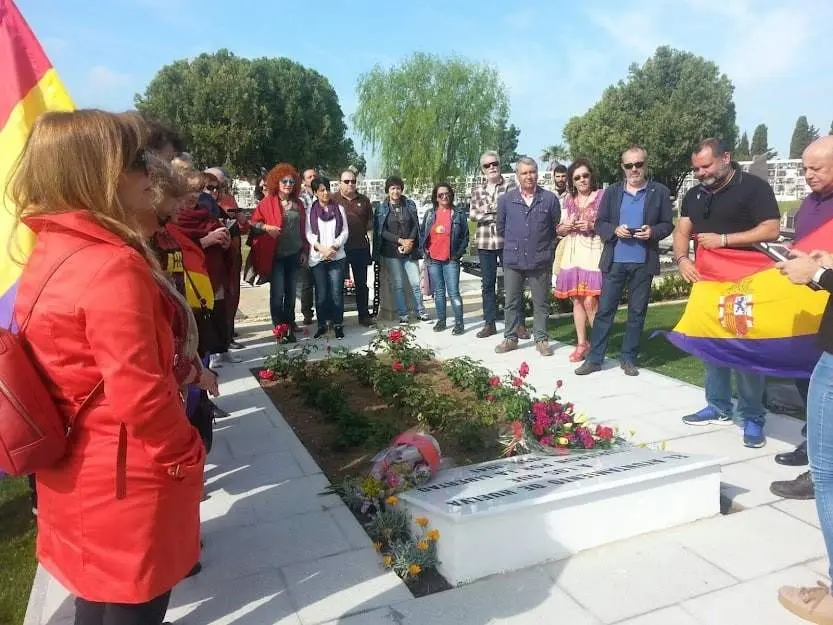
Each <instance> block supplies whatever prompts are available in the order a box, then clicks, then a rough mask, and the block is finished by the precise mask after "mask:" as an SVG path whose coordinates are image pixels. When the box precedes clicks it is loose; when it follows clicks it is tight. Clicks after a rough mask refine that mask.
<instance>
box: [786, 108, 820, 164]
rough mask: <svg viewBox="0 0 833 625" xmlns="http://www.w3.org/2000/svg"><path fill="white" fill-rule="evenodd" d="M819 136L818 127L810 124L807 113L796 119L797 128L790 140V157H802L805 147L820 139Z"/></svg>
mask: <svg viewBox="0 0 833 625" xmlns="http://www.w3.org/2000/svg"><path fill="white" fill-rule="evenodd" d="M818 136H819V131H818V128H816V127H815V126H810V124H808V123H807V117H806V116H805V115H802V116H801V117H799V118H798V119H797V120H795V129H794V130H793V136H792V139H791V140H790V158H801V155H802V154H803V153H804V150H805V148H806V147H807V146H808V145H810V144H811V143H812V142H813V141H815V140H816V139H818Z"/></svg>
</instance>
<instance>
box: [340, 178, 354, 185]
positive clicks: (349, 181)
mask: <svg viewBox="0 0 833 625" xmlns="http://www.w3.org/2000/svg"><path fill="white" fill-rule="evenodd" d="M341 182H342V183H344V184H356V180H355V179H353V180H342V181H341Z"/></svg>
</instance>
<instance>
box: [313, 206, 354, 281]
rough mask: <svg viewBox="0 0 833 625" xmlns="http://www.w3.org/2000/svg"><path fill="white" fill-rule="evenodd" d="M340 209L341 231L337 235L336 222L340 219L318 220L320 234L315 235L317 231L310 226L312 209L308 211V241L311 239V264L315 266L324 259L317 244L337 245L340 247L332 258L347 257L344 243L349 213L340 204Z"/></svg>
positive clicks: (325, 245)
mask: <svg viewBox="0 0 833 625" xmlns="http://www.w3.org/2000/svg"><path fill="white" fill-rule="evenodd" d="M338 210H339V212H340V213H341V221H342V224H343V225H342V227H341V233H340V234H339V235H338V236H336V222H337V221H338V220H337V219H336V218H333V219H331V220H330V221H321V220H320V219H319V220H318V236H315V233H314V232H313V231H312V228H311V227H310V218H311V216H312V211H309V212H307V241H309V248H310V249H309V266H310V267H315V266H316V265H317V264H318V263H320V262H321V261H322V260H324V259H323V258H322V256H321V254H320V252H318V251H317V250H316V249H315V246H316V244H318V245H320V246H322V247H330V246H335V247H337V248H338V249H337V250H336V254H335V257H334V258H332V259H330V260H339V259H341V258H345V257H346V256H347V254H346V253H345V252H344V244H345V243H347V214H346V213H345V212H344V207H343V206H341V205H338Z"/></svg>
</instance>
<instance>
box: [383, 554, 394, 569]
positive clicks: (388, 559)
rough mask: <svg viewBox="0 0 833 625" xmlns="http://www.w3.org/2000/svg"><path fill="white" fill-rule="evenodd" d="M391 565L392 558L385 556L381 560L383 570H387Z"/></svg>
mask: <svg viewBox="0 0 833 625" xmlns="http://www.w3.org/2000/svg"><path fill="white" fill-rule="evenodd" d="M392 563H393V557H391V556H385V557H384V558H382V564H384V565H385V568H386V569H389V568H390V565H391V564H392Z"/></svg>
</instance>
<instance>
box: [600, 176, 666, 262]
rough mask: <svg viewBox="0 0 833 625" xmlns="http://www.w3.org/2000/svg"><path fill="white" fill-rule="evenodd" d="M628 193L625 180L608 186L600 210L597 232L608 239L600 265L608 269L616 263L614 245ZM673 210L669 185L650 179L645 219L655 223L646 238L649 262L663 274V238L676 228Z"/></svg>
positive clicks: (647, 222)
mask: <svg viewBox="0 0 833 625" xmlns="http://www.w3.org/2000/svg"><path fill="white" fill-rule="evenodd" d="M624 195H625V183H624V182H617V183H616V184H615V185H613V186H612V187H610V188H609V189H607V190H605V194H604V196H603V197H602V203H601V205H600V206H599V212H598V213H597V216H596V226H595V229H596V233H597V234H598V235H599V237H601V239H602V242H603V243H604V249H603V250H602V258H601V260H600V261H599V269H601V270H602V273H607V272H608V271H610V269H611V267H612V266H613V249H614V248H615V247H616V244H617V243H618V241H619V237H617V236H616V228H618V227H619V210H620V208H621V206H622V198H623V196H624ZM673 219H674V217H673V214H672V212H671V194H670V193H669V192H668V188H667V187H666V186H665V185H662V184H660V183H659V182H654V181H653V180H649V181H648V186H647V191H646V196H645V214H644V215H643V219H642V223H643V224H644V225H648V226H651V238H649V239H648V240H647V241H646V244H647V245H646V247H647V248H648V253H647V255H646V257H645V264H647V265H648V270H649V271H650V273H651V275H654V276H655V275H658V274H659V242H660V241H661V240H662V239H664V238H665V237H667V236H668V235H669V234H671V232H672V231H673V230H674V223H673Z"/></svg>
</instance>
